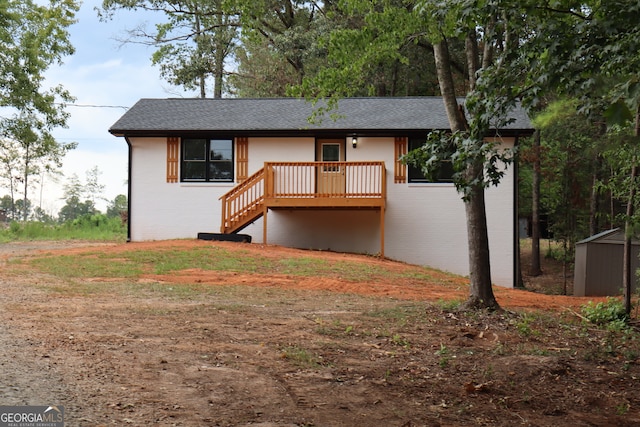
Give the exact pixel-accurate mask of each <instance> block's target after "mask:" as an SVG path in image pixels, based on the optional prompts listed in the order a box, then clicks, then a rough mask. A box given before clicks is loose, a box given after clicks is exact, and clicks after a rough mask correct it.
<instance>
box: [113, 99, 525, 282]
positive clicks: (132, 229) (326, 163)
mask: <svg viewBox="0 0 640 427" xmlns="http://www.w3.org/2000/svg"><path fill="white" fill-rule="evenodd" d="M312 111H313V107H312V106H311V105H310V104H309V103H307V102H305V101H304V100H300V99H291V98H289V99H287V98H280V99H142V100H140V101H139V102H138V103H136V104H135V105H134V106H133V107H131V109H129V110H128V111H127V112H126V113H125V114H124V115H123V116H122V117H121V118H120V119H119V120H118V121H117V122H116V123H115V124H114V125H113V126H112V127H111V128H110V130H109V131H110V132H111V133H112V134H113V135H116V136H119V137H124V138H125V140H126V142H127V144H128V145H129V204H130V206H129V223H128V224H129V235H128V237H129V239H130V240H132V241H144V240H164V239H175V238H190V237H193V238H195V237H196V236H197V235H198V233H201V232H214V233H218V232H221V233H234V232H238V231H240V230H241V231H242V233H243V234H248V235H250V236H252V240H253V242H264V241H265V240H266V241H267V242H268V243H269V244H278V245H283V246H290V247H297V248H305V249H322V250H333V251H341V252H355V253H369V254H383V255H384V256H386V257H388V258H391V259H395V260H400V261H404V262H408V263H412V264H420V265H428V266H431V267H435V268H438V269H441V270H445V271H450V272H453V273H458V274H462V275H466V274H468V259H467V237H466V220H465V213H464V206H463V202H462V200H461V198H460V195H459V194H458V193H457V192H456V190H455V188H454V186H453V184H452V183H451V182H449V181H448V180H447V176H446V174H445V175H443V177H442V179H441V180H440V181H438V182H426V181H425V180H424V179H423V177H422V176H421V174H420V173H419V171H416V170H414V169H413V168H409V167H407V166H405V165H403V164H402V163H401V162H399V161H398V157H399V156H400V155H402V154H404V153H406V152H407V150H410V149H411V148H413V147H415V146H417V145H418V144H421V142H423V141H424V139H425V137H426V135H427V133H428V132H429V131H430V130H435V129H448V127H449V124H448V121H447V117H446V113H445V111H444V106H443V103H442V99H441V98H439V97H411V98H349V99H344V100H341V101H340V102H339V108H338V110H337V114H338V118H337V119H335V120H334V119H330V118H325V119H324V120H323V121H322V122H321V123H319V124H310V123H309V121H308V117H309V116H310V115H311V113H312ZM514 118H515V121H514V122H513V123H512V124H511V125H509V126H508V127H507V128H505V129H500V130H498V131H496V132H495V134H492V135H487V137H490V138H498V141H499V142H500V143H501V144H502V145H503V146H505V147H512V146H514V145H515V144H517V141H518V138H519V137H521V136H526V135H530V133H531V125H530V123H529V120H528V119H527V117H526V115H525V114H524V113H523V112H522V111H516V112H515V113H514ZM516 175H517V169H516V168H515V167H513V166H512V167H510V168H509V169H508V171H507V174H506V175H505V177H504V179H503V180H502V182H501V184H500V185H499V186H498V187H495V188H491V189H489V190H487V194H486V204H487V220H488V228H489V244H490V251H491V268H492V276H493V281H494V283H496V284H497V285H500V286H507V287H512V286H513V285H514V281H515V278H516V271H517V270H516V268H517V266H516V265H515V261H516V257H515V250H517V247H518V246H517V244H518V241H517V240H518V239H517V237H518V236H517V230H518V221H517V209H516V200H517V197H516V196H517V194H516V191H517V185H516Z"/></svg>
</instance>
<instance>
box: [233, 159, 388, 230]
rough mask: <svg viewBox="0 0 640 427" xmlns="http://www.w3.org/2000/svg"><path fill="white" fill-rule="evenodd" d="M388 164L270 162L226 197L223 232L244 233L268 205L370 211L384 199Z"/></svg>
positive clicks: (382, 202)
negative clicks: (357, 208)
mask: <svg viewBox="0 0 640 427" xmlns="http://www.w3.org/2000/svg"><path fill="white" fill-rule="evenodd" d="M386 181H387V180H386V170H385V165H384V162H379V161H376V162H267V163H265V164H264V168H263V169H261V170H259V171H258V172H256V173H255V174H253V175H252V176H250V177H249V178H248V179H247V180H245V181H244V182H242V183H241V184H239V185H238V186H237V187H235V188H234V189H233V190H231V191H229V192H228V193H227V194H225V195H224V196H222V197H221V198H220V199H221V200H222V206H223V207H222V227H221V231H222V232H223V233H230V232H234V231H237V230H238V229H241V228H242V227H244V226H245V225H246V224H248V223H250V222H252V221H254V220H255V219H257V218H258V217H260V216H261V215H262V213H263V210H264V208H265V203H266V205H267V207H273V208H275V207H285V206H289V207H343V206H350V207H371V206H383V205H384V200H385V199H386Z"/></svg>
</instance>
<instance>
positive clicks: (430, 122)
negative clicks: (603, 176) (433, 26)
mask: <svg viewBox="0 0 640 427" xmlns="http://www.w3.org/2000/svg"><path fill="white" fill-rule="evenodd" d="M313 111H314V106H312V104H311V103H309V102H307V101H305V100H302V99H297V98H277V99H273V98H260V99H248V98H225V99H200V98H198V99H187V98H180V99H141V100H140V101H138V102H137V103H136V104H135V105H133V107H131V108H130V109H129V110H128V111H127V112H126V113H125V114H124V115H123V116H122V117H121V118H120V119H119V120H118V121H117V122H116V123H114V124H113V126H112V127H111V128H110V129H109V132H111V133H112V134H114V135H163V134H171V133H180V132H205V131H209V132H214V131H217V132H225V131H228V132H234V133H237V132H255V133H257V132H260V133H264V134H268V133H277V132H279V133H293V132H299V131H308V132H309V131H323V132H328V131H335V132H338V131H343V132H355V131H360V132H367V131H369V132H372V133H381V132H385V131H387V132H393V131H398V130H416V131H418V130H430V129H448V128H449V122H448V120H447V115H446V112H445V109H444V105H443V103H442V98H440V97H406V98H345V99H341V100H340V101H339V103H338V109H337V110H334V111H331V112H330V114H337V115H339V117H338V118H337V119H336V120H334V119H332V118H330V117H328V116H325V117H324V119H323V120H322V121H321V122H320V123H318V124H311V123H309V120H308V118H309V117H310V116H311V114H312V112H313ZM514 113H515V114H514V117H515V118H516V121H515V122H514V123H512V124H511V125H509V126H508V127H507V129H508V130H512V131H516V130H525V131H526V130H529V129H530V128H531V123H530V122H529V119H528V118H527V116H526V114H525V112H524V111H523V110H517V111H515V112H514Z"/></svg>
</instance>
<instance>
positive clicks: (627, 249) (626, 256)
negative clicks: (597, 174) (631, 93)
mask: <svg viewBox="0 0 640 427" xmlns="http://www.w3.org/2000/svg"><path fill="white" fill-rule="evenodd" d="M635 136H636V137H637V136H640V107H638V110H637V111H636V126H635ZM637 162H638V160H637V159H636V158H635V157H634V159H633V163H634V165H633V166H632V167H631V180H630V181H631V185H630V189H629V200H628V201H627V219H626V221H625V224H624V228H625V233H624V247H623V257H622V263H623V265H622V290H623V294H624V309H625V312H626V313H627V314H631V292H632V290H633V283H634V279H635V274H634V273H635V272H634V271H633V269H632V268H631V265H632V263H631V239H632V237H633V225H632V216H633V215H634V211H635V210H634V207H635V198H636V177H637V176H638V166H637Z"/></svg>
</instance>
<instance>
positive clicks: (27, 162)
mask: <svg viewBox="0 0 640 427" xmlns="http://www.w3.org/2000/svg"><path fill="white" fill-rule="evenodd" d="M30 155H31V153H30V152H29V144H27V145H26V147H25V155H24V176H23V178H24V199H23V201H22V205H23V206H22V220H23V221H24V222H27V216H28V212H27V201H28V200H29V199H28V194H27V193H28V190H29V168H30V166H31V158H30Z"/></svg>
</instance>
